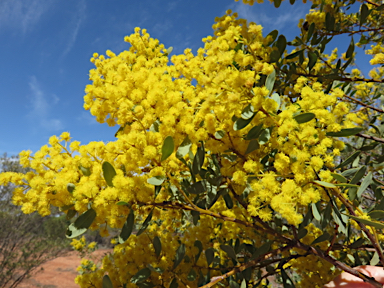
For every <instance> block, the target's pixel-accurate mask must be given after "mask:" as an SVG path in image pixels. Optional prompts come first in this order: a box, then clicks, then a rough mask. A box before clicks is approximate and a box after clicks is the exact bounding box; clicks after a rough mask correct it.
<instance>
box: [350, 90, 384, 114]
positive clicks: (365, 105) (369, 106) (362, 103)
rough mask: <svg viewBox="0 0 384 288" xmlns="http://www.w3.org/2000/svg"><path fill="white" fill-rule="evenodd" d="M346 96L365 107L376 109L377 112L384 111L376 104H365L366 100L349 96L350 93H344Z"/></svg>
mask: <svg viewBox="0 0 384 288" xmlns="http://www.w3.org/2000/svg"><path fill="white" fill-rule="evenodd" d="M344 97H346V98H348V99H349V100H352V101H353V102H356V103H357V104H360V105H362V106H364V107H367V108H369V109H372V110H375V111H377V112H380V113H384V111H383V110H382V109H379V108H376V107H374V106H371V105H368V104H365V103H364V102H361V101H360V100H358V99H356V98H353V97H351V96H348V95H345V94H344Z"/></svg>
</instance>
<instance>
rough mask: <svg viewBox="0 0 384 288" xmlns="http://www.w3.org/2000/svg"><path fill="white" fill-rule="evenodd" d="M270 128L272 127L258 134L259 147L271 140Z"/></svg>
mask: <svg viewBox="0 0 384 288" xmlns="http://www.w3.org/2000/svg"><path fill="white" fill-rule="evenodd" d="M272 128H273V127H269V128H266V129H264V130H263V131H262V132H261V133H260V136H259V144H260V145H263V144H265V143H267V142H268V141H269V139H270V138H271V132H272Z"/></svg>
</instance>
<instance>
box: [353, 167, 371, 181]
mask: <svg viewBox="0 0 384 288" xmlns="http://www.w3.org/2000/svg"><path fill="white" fill-rule="evenodd" d="M366 171H367V166H361V167H360V168H359V170H358V171H357V172H356V174H355V175H354V176H353V178H352V179H351V181H350V182H349V183H351V184H356V183H358V182H359V181H360V179H361V178H363V177H364V175H365V172H366Z"/></svg>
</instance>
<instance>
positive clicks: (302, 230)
mask: <svg viewBox="0 0 384 288" xmlns="http://www.w3.org/2000/svg"><path fill="white" fill-rule="evenodd" d="M307 234H308V230H307V229H305V228H303V229H300V230H299V232H297V239H299V240H300V239H301V238H303V237H305V235H307Z"/></svg>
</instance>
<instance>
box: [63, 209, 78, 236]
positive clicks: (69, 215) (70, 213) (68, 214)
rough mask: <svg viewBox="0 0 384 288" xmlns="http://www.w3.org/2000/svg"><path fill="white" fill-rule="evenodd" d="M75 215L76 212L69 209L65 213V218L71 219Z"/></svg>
mask: <svg viewBox="0 0 384 288" xmlns="http://www.w3.org/2000/svg"><path fill="white" fill-rule="evenodd" d="M75 215H76V210H73V209H70V210H68V211H67V216H66V217H65V218H66V219H67V220H70V219H72V218H73V217H75ZM74 237H76V236H74Z"/></svg>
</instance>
